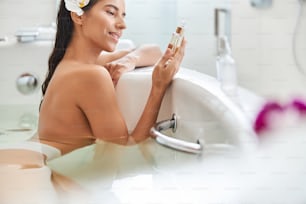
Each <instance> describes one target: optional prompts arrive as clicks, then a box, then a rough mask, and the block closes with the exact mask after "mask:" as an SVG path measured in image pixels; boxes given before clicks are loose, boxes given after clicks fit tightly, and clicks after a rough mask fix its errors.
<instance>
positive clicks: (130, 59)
mask: <svg viewBox="0 0 306 204" xmlns="http://www.w3.org/2000/svg"><path fill="white" fill-rule="evenodd" d="M161 55H162V53H161V50H160V48H159V47H158V46H157V45H153V44H146V45H141V46H140V47H138V48H136V49H135V50H118V51H115V52H113V53H102V54H101V55H100V56H99V59H98V64H99V65H102V66H104V67H105V68H106V69H107V70H108V71H109V73H110V75H111V77H112V80H113V83H114V84H115V85H116V84H117V82H118V80H119V78H120V77H121V75H122V74H123V73H125V72H128V71H132V70H133V69H135V68H136V67H145V66H152V65H154V64H155V63H156V62H157V60H158V59H159V58H160V57H161Z"/></svg>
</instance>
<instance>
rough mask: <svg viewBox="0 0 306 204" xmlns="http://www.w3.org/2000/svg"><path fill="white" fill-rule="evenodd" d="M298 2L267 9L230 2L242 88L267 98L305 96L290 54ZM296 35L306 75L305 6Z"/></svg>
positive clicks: (276, 0) (303, 78)
mask: <svg viewBox="0 0 306 204" xmlns="http://www.w3.org/2000/svg"><path fill="white" fill-rule="evenodd" d="M298 11H299V3H298V0H273V5H272V7H270V8H267V9H256V8H253V7H251V6H250V2H249V0H232V45H233V55H234V57H235V59H236V61H237V64H238V74H239V82H240V84H241V85H242V86H244V87H247V88H249V89H251V90H254V91H256V92H257V93H260V94H262V95H264V96H266V97H268V98H285V99H286V98H288V97H292V96H298V95H305V94H306V88H305V87H306V75H305V74H302V73H301V72H300V71H299V70H298V68H297V66H296V64H295V62H294V57H293V52H292V41H293V35H294V29H295V25H296V22H297V16H298ZM300 23H301V24H300V26H299V27H298V31H297V45H298V46H297V50H298V51H297V53H298V54H297V58H298V60H299V63H300V64H301V66H302V67H303V69H304V72H305V73H306V54H305V53H306V52H305V47H306V3H305V5H304V13H303V15H302V20H301V21H300Z"/></svg>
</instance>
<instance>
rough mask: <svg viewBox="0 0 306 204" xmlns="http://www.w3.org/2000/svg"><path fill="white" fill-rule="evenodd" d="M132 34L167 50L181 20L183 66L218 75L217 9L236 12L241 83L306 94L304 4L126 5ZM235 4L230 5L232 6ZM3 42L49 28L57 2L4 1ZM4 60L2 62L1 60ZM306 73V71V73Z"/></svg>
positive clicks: (201, 0)
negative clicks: (19, 33)
mask: <svg viewBox="0 0 306 204" xmlns="http://www.w3.org/2000/svg"><path fill="white" fill-rule="evenodd" d="M126 4H127V18H126V20H127V23H128V29H127V30H126V32H125V34H124V37H126V38H130V39H132V40H133V41H134V42H135V43H136V44H140V43H151V42H152V43H158V44H160V46H161V47H162V48H163V49H164V48H165V47H166V45H167V43H168V40H169V39H170V36H171V33H172V32H173V31H174V29H175V27H176V25H177V24H179V22H180V20H181V19H185V20H186V22H187V30H186V38H187V41H188V45H187V50H186V54H185V58H184V61H183V66H184V67H187V68H190V69H194V70H199V71H202V72H204V73H207V74H209V75H213V76H214V75H215V73H216V70H215V56H216V39H215V37H214V8H216V7H219V8H229V7H231V8H232V45H233V54H234V57H235V59H236V61H237V64H238V74H239V83H240V84H241V85H242V86H244V87H247V88H249V89H251V90H254V91H256V92H258V93H260V94H263V95H266V96H270V95H272V96H273V95H288V94H289V92H290V93H303V92H304V93H305V91H304V90H306V89H305V88H304V87H305V82H304V81H305V79H306V77H305V76H304V75H302V74H301V73H300V72H299V71H298V69H297V67H296V65H295V63H294V60H293V59H294V58H293V55H292V37H293V31H294V26H295V24H296V19H297V13H298V9H299V7H298V0H273V5H272V7H271V8H268V9H256V8H253V7H251V6H250V3H249V0H188V1H186V0H168V1H165V0H155V1H148V0H126ZM229 4H230V5H229ZM0 10H1V13H0V27H1V29H0V37H3V36H13V35H14V33H15V31H16V30H17V29H19V28H22V27H32V26H40V25H49V24H51V23H52V22H54V20H55V16H56V0H40V1H39V3H38V2H35V3H33V2H32V4H29V2H28V1H25V0H1V3H0ZM305 17H306V10H305V11H304V15H303V16H302V18H303V20H302V21H301V24H302V25H303V26H301V27H300V28H301V29H299V30H298V38H297V39H298V41H297V42H298V43H297V44H298V59H299V61H300V64H301V65H302V67H304V69H305V70H306V60H305V59H304V58H305V57H304V56H305V54H304V53H306V52H305V46H306V37H304V36H306V20H305ZM0 57H1V56H0ZM305 72H306V71H305Z"/></svg>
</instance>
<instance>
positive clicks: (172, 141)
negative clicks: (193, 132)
mask: <svg viewBox="0 0 306 204" xmlns="http://www.w3.org/2000/svg"><path fill="white" fill-rule="evenodd" d="M176 127H177V122H176V116H175V114H173V116H172V118H171V119H169V120H163V121H160V122H158V123H156V124H155V126H154V127H152V128H151V130H150V134H151V137H152V138H154V139H155V140H156V142H157V143H159V144H161V145H164V146H166V147H169V148H172V149H175V150H179V151H183V152H188V153H194V154H199V153H201V152H202V149H203V148H202V145H201V144H200V142H199V140H197V142H196V143H192V142H187V141H184V140H180V139H176V138H173V137H169V136H167V135H164V134H162V133H161V131H163V130H167V129H170V128H171V129H172V132H175V131H176Z"/></svg>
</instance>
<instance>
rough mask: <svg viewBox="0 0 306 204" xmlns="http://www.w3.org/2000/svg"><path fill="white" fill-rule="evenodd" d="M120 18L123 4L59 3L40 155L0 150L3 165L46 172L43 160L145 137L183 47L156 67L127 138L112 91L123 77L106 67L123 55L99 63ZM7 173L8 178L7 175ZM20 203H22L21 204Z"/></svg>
mask: <svg viewBox="0 0 306 204" xmlns="http://www.w3.org/2000/svg"><path fill="white" fill-rule="evenodd" d="M124 17H125V4H124V0H65V1H64V0H63V1H62V2H61V5H60V8H59V12H58V24H57V34H56V41H55V47H54V49H53V52H52V54H51V56H50V58H49V72H48V74H47V77H46V79H45V81H44V83H43V86H42V92H43V100H42V103H41V106H40V115H39V124H38V135H39V137H38V138H39V139H38V141H39V142H40V143H39V144H41V149H42V150H41V152H39V151H35V150H34V149H32V150H31V147H28V146H27V147H25V148H21V149H18V150H17V149H14V150H1V151H2V153H1V154H2V155H4V154H3V151H4V152H5V151H6V152H5V155H6V156H5V157H2V158H1V156H0V162H1V163H2V164H3V163H4V164H10V165H12V166H14V167H13V168H15V167H16V168H17V169H18V170H20V169H35V168H36V169H44V170H45V171H47V169H46V168H45V167H46V166H45V164H46V159H50V158H52V157H57V156H59V154H62V155H63V154H67V153H69V152H71V151H73V150H75V149H78V148H81V147H84V146H87V145H91V144H93V143H94V142H95V141H96V140H97V139H99V140H103V141H106V142H112V143H116V144H122V145H128V144H135V143H139V142H142V141H144V140H146V139H147V138H148V137H149V130H150V128H151V127H152V126H153V125H154V123H155V122H156V119H157V116H158V112H159V109H160V106H161V102H162V99H163V97H164V94H165V92H166V90H167V88H168V86H169V85H170V83H171V81H172V78H173V76H174V75H175V73H176V72H177V71H178V69H179V66H180V63H181V61H182V59H183V55H184V49H185V42H183V44H182V46H181V48H180V49H179V51H178V52H176V53H175V54H174V53H172V51H171V50H170V49H167V50H166V52H165V53H164V54H163V56H162V57H161V58H160V60H159V61H158V62H157V64H156V65H155V67H154V70H153V73H152V87H151V91H150V95H149V97H148V99H147V103H146V105H145V108H144V110H143V112H142V115H141V117H140V119H139V121H138V123H137V125H136V127H135V129H134V130H133V131H132V132H131V133H130V134H129V133H128V130H127V127H126V123H125V121H124V118H123V116H122V114H121V112H120V110H119V107H118V104H117V101H116V96H115V89H114V83H115V84H116V82H117V81H118V78H119V77H118V76H120V75H121V74H122V71H119V74H114V73H116V72H117V73H118V70H120V63H119V62H114V63H110V61H113V60H114V59H119V58H121V57H123V56H124V55H122V56H117V57H115V58H112V57H109V56H108V57H107V56H104V57H103V55H102V57H101V52H102V51H104V52H112V51H114V49H115V48H116V45H117V43H118V40H119V39H120V37H121V35H122V31H123V30H124V29H125V28H126V25H125V21H124ZM139 53H141V52H139ZM139 53H138V54H139ZM126 54H128V53H126ZM134 54H135V53H134ZM128 55H129V54H128ZM128 55H126V56H128ZM135 56H136V57H135ZM135 56H134V58H133V59H134V60H135V61H134V63H136V60H137V59H139V57H137V53H136V55H135ZM99 64H104V65H105V67H103V66H101V65H99ZM134 65H137V63H136V64H134ZM138 65H139V66H141V63H140V64H138ZM142 65H145V64H142ZM128 66H129V65H128ZM116 67H117V68H116ZM118 67H119V69H118ZM131 67H133V66H131ZM32 143H33V142H32ZM37 143H38V142H37ZM25 146H26V145H25ZM11 155H13V156H11ZM21 155H22V159H20V156H21ZM12 158H14V159H12ZM5 172H6V173H7V172H10V173H11V171H9V170H6V171H5ZM36 172H37V171H36ZM10 173H7V174H6V175H9V174H10ZM45 173H46V172H45ZM46 175H47V178H46V176H45V177H44V178H46V179H48V180H50V172H47V173H46ZM9 176H12V175H9ZM48 176H49V177H48ZM47 182H48V181H47V180H46V183H47ZM48 185H49V184H48ZM49 186H50V185H49ZM1 189H3V188H1ZM46 189H48V188H47V187H46ZM49 201H50V200H49ZM52 202H53V201H50V203H52ZM22 203H26V202H25V200H23V202H22ZM44 203H46V202H44ZM53 203H54V202H53Z"/></svg>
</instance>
